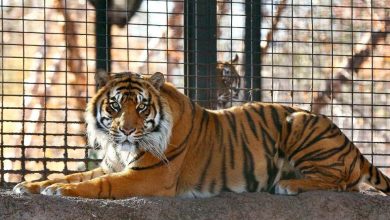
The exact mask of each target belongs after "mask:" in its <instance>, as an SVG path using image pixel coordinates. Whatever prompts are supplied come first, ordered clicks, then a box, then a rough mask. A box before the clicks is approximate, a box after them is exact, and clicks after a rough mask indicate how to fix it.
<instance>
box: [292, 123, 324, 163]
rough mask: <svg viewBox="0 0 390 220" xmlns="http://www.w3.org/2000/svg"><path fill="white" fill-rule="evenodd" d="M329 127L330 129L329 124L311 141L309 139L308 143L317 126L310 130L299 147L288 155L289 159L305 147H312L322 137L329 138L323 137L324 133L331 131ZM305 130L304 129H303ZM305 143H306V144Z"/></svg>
mask: <svg viewBox="0 0 390 220" xmlns="http://www.w3.org/2000/svg"><path fill="white" fill-rule="evenodd" d="M329 129H330V126H328V127H327V128H326V129H325V130H324V131H322V132H321V133H320V134H319V135H317V136H316V137H315V138H313V139H312V140H311V141H309V142H308V143H306V142H307V141H308V140H309V139H310V138H311V136H312V135H313V133H314V132H315V131H316V130H317V128H314V129H313V130H311V131H310V133H309V134H308V135H307V136H306V137H305V139H304V140H303V142H302V143H301V144H300V146H299V147H297V148H296V149H295V150H294V151H293V152H292V153H291V154H290V155H289V157H288V160H291V158H293V157H294V156H295V155H296V154H297V153H299V152H301V151H302V150H304V149H305V148H308V147H310V146H311V145H313V144H315V143H317V142H319V141H320V140H322V139H325V138H328V137H323V135H324V134H326V133H327V132H329ZM302 132H304V130H303V131H302ZM304 143H306V144H305V145H304Z"/></svg>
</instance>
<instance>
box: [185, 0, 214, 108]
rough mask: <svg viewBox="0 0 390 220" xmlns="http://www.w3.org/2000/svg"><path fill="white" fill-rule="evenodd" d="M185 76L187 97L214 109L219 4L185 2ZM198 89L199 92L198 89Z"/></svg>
mask: <svg viewBox="0 0 390 220" xmlns="http://www.w3.org/2000/svg"><path fill="white" fill-rule="evenodd" d="M185 9H186V10H185V11H186V12H185V15H184V17H185V24H186V25H185V42H186V43H185V51H186V56H185V64H186V65H185V66H186V67H185V74H186V84H185V86H186V87H187V92H186V93H187V95H189V97H190V98H191V99H195V100H197V101H198V103H199V104H200V105H202V106H203V107H206V108H211V107H213V106H214V104H213V103H215V102H216V97H215V91H213V90H215V87H216V85H215V81H216V71H215V67H216V63H217V39H216V37H217V28H216V23H217V3H216V0H196V1H189V0H187V1H185ZM195 88H196V89H195Z"/></svg>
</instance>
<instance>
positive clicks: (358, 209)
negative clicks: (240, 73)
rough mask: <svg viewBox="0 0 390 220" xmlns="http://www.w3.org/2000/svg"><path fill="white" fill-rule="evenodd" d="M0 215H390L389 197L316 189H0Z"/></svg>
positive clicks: (186, 216)
mask: <svg viewBox="0 0 390 220" xmlns="http://www.w3.org/2000/svg"><path fill="white" fill-rule="evenodd" d="M0 219H72V220H76V219H83V220H85V219H110V220H114V219H191V220H192V219H240V220H244V219H288V220H293V219H299V220H301V219H332V220H335V219H390V197H388V196H379V195H364V194H360V193H337V192H325V191H317V192H308V193H302V194H299V195H298V196H277V195H271V194H268V193H242V194H235V193H224V194H221V195H219V196H216V197H212V198H206V199H182V198H157V197H132V198H128V199H122V200H94V199H82V198H68V197H55V196H43V195H16V194H14V193H12V192H11V191H9V190H4V189H0Z"/></svg>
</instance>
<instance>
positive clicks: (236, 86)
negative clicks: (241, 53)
mask: <svg viewBox="0 0 390 220" xmlns="http://www.w3.org/2000/svg"><path fill="white" fill-rule="evenodd" d="M237 64H238V55H237V54H236V55H235V57H234V58H233V59H232V60H231V61H230V62H218V63H217V67H216V75H217V80H216V85H217V90H216V91H217V92H216V93H217V103H216V104H217V105H216V109H224V108H229V107H232V106H234V105H237V104H239V103H240V102H242V98H241V97H240V85H241V77H240V75H239V74H238V71H237V69H236V67H235V65H237Z"/></svg>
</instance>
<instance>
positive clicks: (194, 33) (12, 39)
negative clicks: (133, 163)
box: [0, 0, 390, 185]
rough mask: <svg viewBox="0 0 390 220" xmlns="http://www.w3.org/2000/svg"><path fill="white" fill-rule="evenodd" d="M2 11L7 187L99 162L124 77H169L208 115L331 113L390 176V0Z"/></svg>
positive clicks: (2, 173) (96, 2)
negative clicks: (105, 107)
mask: <svg viewBox="0 0 390 220" xmlns="http://www.w3.org/2000/svg"><path fill="white" fill-rule="evenodd" d="M0 7H1V9H0V10H1V11H0V29H1V32H0V81H1V83H0V123H1V124H0V177H1V179H0V181H1V183H2V184H3V185H7V184H12V183H16V182H19V181H22V180H36V179H42V178H46V177H49V178H54V177H56V176H58V175H63V174H64V173H65V174H68V173H72V172H77V171H81V170H86V169H90V168H92V167H94V166H96V164H97V163H98V162H99V154H98V153H96V152H95V151H93V150H91V149H90V148H89V147H87V146H86V145H87V143H86V138H85V125H84V119H83V113H84V109H85V106H86V103H87V102H88V100H89V98H90V97H91V96H93V95H94V93H95V89H96V82H95V79H97V80H98V81H99V80H104V76H106V74H107V73H108V72H123V71H132V72H137V73H143V74H152V73H154V72H156V71H159V72H163V73H164V74H166V78H167V80H168V81H169V82H171V83H173V84H175V85H176V86H177V87H178V88H179V90H180V91H182V92H183V93H185V94H187V95H189V96H190V97H191V98H192V99H194V100H195V101H198V102H199V103H200V104H201V105H204V106H205V107H208V108H214V109H216V108H218V109H220V108H225V107H230V106H232V105H239V104H241V103H244V102H250V101H264V102H275V103H282V104H285V105H290V106H297V107H301V108H303V109H307V110H310V111H314V112H317V113H322V114H325V115H327V116H329V117H330V118H332V119H333V120H334V122H335V123H336V124H337V125H338V126H339V127H340V128H341V129H342V130H343V132H345V133H346V134H347V136H348V137H349V138H350V139H351V140H353V141H354V142H355V143H356V145H357V146H358V147H359V148H360V150H361V151H362V152H363V153H364V155H365V156H366V157H367V158H368V159H369V160H370V161H373V163H374V164H375V165H377V166H379V167H380V168H381V169H382V170H383V171H384V172H385V173H386V174H387V175H390V168H389V167H390V37H389V34H388V33H389V32H390V18H389V16H390V8H389V4H388V2H387V1H382V0H279V1H276V0H275V1H271V0H262V1H256V0H234V1H216V0H210V1H206V0H197V1H181V0H172V1H168V0H143V1H142V0H128V1H126V0H106V1H103V0H73V1H70V0H50V1H49V0H28V1H23V0H0ZM236 55H237V59H236V60H235V57H236ZM233 61H235V62H233ZM225 62H226V63H227V65H224V66H223V65H222V64H223V63H225ZM221 65H222V66H221ZM96 72H99V74H100V75H95V73H96ZM96 76H103V77H100V78H99V77H96ZM218 77H222V79H224V80H222V81H221V80H218V79H219V78H218ZM224 77H225V78H224ZM223 97H224V98H223ZM222 99H223V100H225V101H224V103H222V104H221V100H222ZM215 103H218V104H215Z"/></svg>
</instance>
